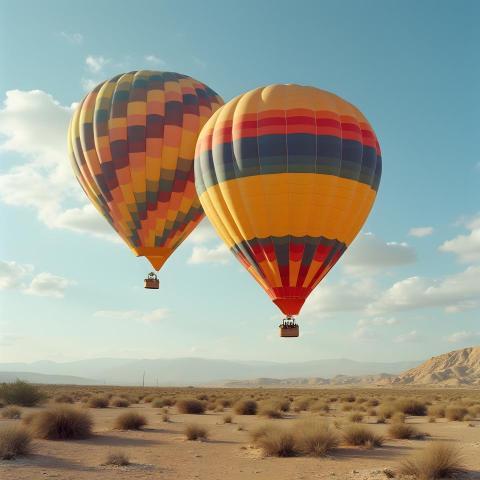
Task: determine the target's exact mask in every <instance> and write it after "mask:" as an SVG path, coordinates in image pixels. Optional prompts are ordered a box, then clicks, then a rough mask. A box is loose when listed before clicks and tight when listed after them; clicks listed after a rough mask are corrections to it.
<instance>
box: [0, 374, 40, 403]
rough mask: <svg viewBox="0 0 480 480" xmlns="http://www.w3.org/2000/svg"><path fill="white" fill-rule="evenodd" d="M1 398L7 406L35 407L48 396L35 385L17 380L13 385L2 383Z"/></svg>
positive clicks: (0, 388) (0, 387)
mask: <svg viewBox="0 0 480 480" xmlns="http://www.w3.org/2000/svg"><path fill="white" fill-rule="evenodd" d="M0 398H1V399H2V400H3V401H4V402H5V403H6V404H7V405H20V406H22V407H33V406H35V405H37V404H39V403H40V402H42V401H43V400H45V398H46V396H45V395H44V394H43V393H42V392H41V391H40V390H39V388H38V387H36V386H35V385H31V384H30V383H27V382H23V381H22V380H16V381H15V382H12V383H2V384H1V385H0Z"/></svg>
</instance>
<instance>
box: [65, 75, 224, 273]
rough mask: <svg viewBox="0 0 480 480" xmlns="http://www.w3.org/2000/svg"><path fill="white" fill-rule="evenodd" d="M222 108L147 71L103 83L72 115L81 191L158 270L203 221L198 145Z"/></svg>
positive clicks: (187, 86)
mask: <svg viewBox="0 0 480 480" xmlns="http://www.w3.org/2000/svg"><path fill="white" fill-rule="evenodd" d="M222 104H223V100H222V99H221V98H220V97H219V96H218V95H217V94H216V93H215V92H214V91H213V90H212V89H210V88H209V87H207V86H206V85H204V84H203V83H201V82H199V81H197V80H195V79H193V78H191V77H188V76H186V75H181V74H178V73H172V72H156V71H146V70H142V71H135V72H129V73H125V74H121V75H117V76H116V77H114V78H112V79H111V80H107V81H105V82H103V83H101V84H100V85H98V86H97V87H96V88H95V89H93V90H92V91H91V92H90V93H89V94H88V95H87V96H86V97H85V98H84V99H83V101H82V102H81V103H80V105H79V106H78V108H77V109H76V111H75V113H74V115H73V118H72V121H71V124H70V129H69V134H68V145H69V151H70V157H71V160H72V166H73V169H74V171H75V175H76V177H77V179H78V181H79V182H80V185H81V186H82V188H83V190H84V191H85V193H86V195H87V196H88V198H89V199H90V200H91V202H92V203H93V204H94V205H95V207H96V208H97V209H98V211H99V212H100V213H101V214H102V215H103V216H104V217H105V218H106V219H107V220H108V221H109V222H110V224H111V225H112V227H113V228H114V229H115V230H116V231H117V233H118V234H119V235H120V237H121V238H122V239H123V240H124V241H125V243H126V244H127V245H128V246H129V247H130V249H131V250H132V251H133V252H134V253H135V254H136V255H137V256H145V257H147V258H148V260H149V261H150V263H151V264H152V266H153V267H154V268H155V269H156V270H159V269H160V267H161V266H162V265H163V264H164V262H165V261H166V260H167V258H168V257H169V256H170V255H171V254H172V252H173V251H174V250H175V249H176V248H177V247H178V246H179V245H180V243H182V241H183V240H184V239H185V238H186V237H187V236H188V235H189V234H190V232H191V231H192V230H193V229H194V228H195V226H196V225H197V224H198V223H199V222H200V220H201V219H202V218H203V216H204V213H203V210H202V207H201V205H200V203H199V200H198V197H197V194H196V192H195V187H194V175H193V158H194V151H195V143H196V141H197V137H198V134H199V132H200V130H201V128H202V127H203V125H204V124H205V122H206V121H207V120H208V119H209V118H210V116H211V115H212V114H213V112H215V111H216V110H217V109H218V108H219V107H220V106H221V105H222Z"/></svg>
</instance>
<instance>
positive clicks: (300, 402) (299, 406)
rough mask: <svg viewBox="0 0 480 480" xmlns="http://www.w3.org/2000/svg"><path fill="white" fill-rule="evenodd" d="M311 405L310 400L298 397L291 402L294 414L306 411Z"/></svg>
mask: <svg viewBox="0 0 480 480" xmlns="http://www.w3.org/2000/svg"><path fill="white" fill-rule="evenodd" d="M311 403H312V400H311V399H310V398H306V397H300V398H297V399H296V400H295V401H294V402H293V409H294V410H295V411H296V412H301V411H304V410H308V409H309V408H310V404H311Z"/></svg>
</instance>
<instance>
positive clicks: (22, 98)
mask: <svg viewBox="0 0 480 480" xmlns="http://www.w3.org/2000/svg"><path fill="white" fill-rule="evenodd" d="M72 112H73V106H70V107H66V106H62V105H60V104H59V102H57V101H56V100H55V99H54V98H53V97H52V96H51V95H49V94H47V93H45V92H43V91H41V90H32V91H20V90H10V91H8V92H7V93H6V99H5V101H4V105H3V108H1V109H0V135H1V136H2V138H1V139H0V153H2V154H3V155H4V156H5V155H6V154H8V153H12V154H16V155H19V156H20V158H21V163H19V162H18V161H17V162H16V163H15V164H14V165H13V166H11V167H10V168H9V169H6V170H5V171H3V172H2V173H0V201H2V202H3V203H5V204H7V205H11V206H16V207H29V208H33V209H34V210H35V211H36V213H37V217H38V219H39V220H40V221H41V222H42V223H44V224H45V225H47V226H48V227H49V228H63V229H69V230H73V231H76V232H87V233H91V234H94V235H97V236H102V237H104V238H109V239H113V238H115V236H114V234H113V233H112V230H111V228H110V226H109V225H108V223H107V222H106V221H105V220H104V219H103V218H101V216H100V214H99V213H97V211H96V210H95V209H94V207H93V206H91V205H89V204H87V205H86V204H85V201H86V198H85V195H84V193H83V192H82V190H81V188H80V186H79V185H78V182H77V180H76V179H75V177H74V174H73V171H72V168H71V166H70V162H69V160H68V157H67V147H66V136H67V130H68V124H69V121H70V117H71V115H72ZM66 205H68V207H67V206H66Z"/></svg>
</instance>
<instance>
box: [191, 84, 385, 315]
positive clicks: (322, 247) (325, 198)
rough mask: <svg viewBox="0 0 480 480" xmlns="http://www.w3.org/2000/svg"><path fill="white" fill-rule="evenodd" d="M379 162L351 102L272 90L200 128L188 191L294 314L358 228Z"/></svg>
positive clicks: (296, 89) (314, 92) (302, 90)
mask: <svg viewBox="0 0 480 480" xmlns="http://www.w3.org/2000/svg"><path fill="white" fill-rule="evenodd" d="M381 165H382V162H381V154H380V148H379V145H378V142H377V138H376V136H375V133H374V131H373V129H372V127H371V126H370V124H369V123H368V121H367V120H366V118H365V117H364V116H363V115H362V113H361V112H360V111H359V110H358V109H357V108H355V107H354V106H353V105H351V104H349V103H348V102H346V101H345V100H343V99H342V98H340V97H338V96H336V95H334V94H332V93H329V92H326V91H323V90H319V89H317V88H313V87H305V86H299V85H271V86H268V87H264V88H258V89H255V90H252V91H250V92H247V93H245V94H243V95H240V96H239V97H237V98H235V99H233V100H231V101H230V102H228V103H227V104H225V105H224V106H223V107H222V108H220V109H219V110H218V111H217V112H216V113H215V114H214V115H213V116H212V118H211V119H210V120H209V121H208V122H207V123H206V125H205V126H204V128H203V129H202V132H201V133H200V136H199V139H198V141H197V147H196V152H195V186H196V189H197V192H198V195H199V198H200V202H201V204H202V206H203V208H204V210H205V213H206V215H207V216H208V218H209V219H210V221H211V222H212V224H213V225H214V227H215V229H216V230H217V232H218V233H219V235H220V236H221V237H222V238H223V240H224V241H225V243H226V244H227V246H228V247H229V248H230V249H231V251H232V252H233V253H234V255H235V256H236V257H237V258H238V259H239V260H240V262H241V263H242V264H243V265H244V266H245V268H247V269H248V271H249V272H250V273H251V274H252V275H253V277H254V278H255V280H257V282H258V283H259V284H260V285H261V286H262V287H263V288H264V290H265V291H266V292H267V293H268V295H269V296H270V297H271V298H272V300H273V301H274V302H275V303H276V304H277V306H278V307H279V308H280V310H281V311H282V312H283V313H285V314H286V315H295V314H298V313H299V311H300V309H301V307H302V305H303V303H304V301H305V299H306V298H307V297H308V295H309V294H310V293H311V292H312V290H313V289H314V288H315V286H316V285H318V283H319V282H320V281H321V280H322V279H323V278H324V277H325V275H326V274H327V273H328V271H329V270H330V269H331V268H332V267H333V266H334V265H335V263H336V262H337V261H338V259H339V258H340V257H341V255H342V254H343V253H344V252H345V250H346V248H347V247H348V246H349V245H350V243H351V242H352V241H353V239H354V238H355V236H356V235H357V233H358V232H359V230H360V229H361V227H362V225H363V224H364V222H365V220H366V218H367V216H368V214H369V212H370V209H371V208H372V205H373V202H374V200H375V196H376V193H377V189H378V186H379V182H380V176H381Z"/></svg>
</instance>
